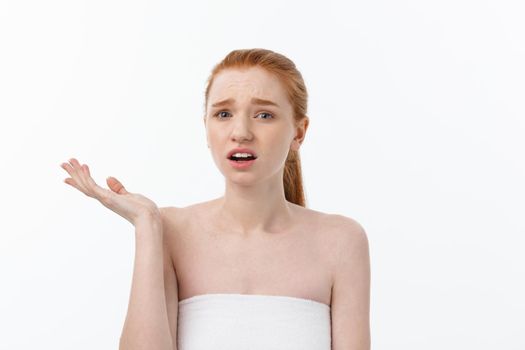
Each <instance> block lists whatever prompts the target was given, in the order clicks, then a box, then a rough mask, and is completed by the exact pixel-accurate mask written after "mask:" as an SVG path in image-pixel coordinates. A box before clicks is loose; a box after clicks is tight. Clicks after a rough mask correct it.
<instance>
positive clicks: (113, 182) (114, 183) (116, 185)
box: [106, 176, 128, 194]
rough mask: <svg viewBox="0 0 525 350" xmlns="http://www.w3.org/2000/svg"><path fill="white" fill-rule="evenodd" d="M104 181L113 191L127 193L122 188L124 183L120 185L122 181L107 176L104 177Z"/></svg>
mask: <svg viewBox="0 0 525 350" xmlns="http://www.w3.org/2000/svg"><path fill="white" fill-rule="evenodd" d="M106 182H107V183H108V186H109V188H110V189H111V190H112V191H113V192H115V193H118V194H128V191H126V189H125V188H124V185H122V183H121V182H120V181H119V180H117V179H115V178H114V177H112V176H108V177H107V178H106Z"/></svg>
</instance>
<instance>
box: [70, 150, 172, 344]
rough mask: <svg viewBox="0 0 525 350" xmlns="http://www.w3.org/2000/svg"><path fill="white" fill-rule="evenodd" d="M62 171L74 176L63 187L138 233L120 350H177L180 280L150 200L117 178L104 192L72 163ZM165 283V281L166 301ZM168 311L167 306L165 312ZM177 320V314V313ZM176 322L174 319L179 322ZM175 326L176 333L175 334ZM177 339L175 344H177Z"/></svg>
mask: <svg viewBox="0 0 525 350" xmlns="http://www.w3.org/2000/svg"><path fill="white" fill-rule="evenodd" d="M61 167H62V168H63V169H64V170H66V171H67V172H68V174H69V175H70V176H71V177H69V178H66V179H64V182H65V183H67V184H68V185H71V186H73V187H74V188H76V189H77V190H79V191H81V192H82V193H84V194H85V195H86V196H88V197H91V198H95V199H97V200H98V201H99V202H100V203H102V204H103V205H104V206H105V207H107V208H108V209H111V210H112V211H114V212H115V213H117V214H118V215H120V216H122V217H123V218H124V219H126V220H127V221H129V222H130V223H131V224H132V225H133V226H134V227H135V264H134V269H133V280H132V283H131V293H130V298H129V304H128V312H127V315H126V320H125V322H124V328H123V330H122V334H121V337H120V341H119V349H120V350H146V349H147V350H150V349H155V350H173V349H176V344H174V343H175V341H174V340H173V339H172V335H171V333H170V332H171V331H170V323H169V322H173V317H172V318H171V319H170V320H168V311H167V310H168V307H169V308H170V310H171V314H172V315H173V313H174V312H173V311H172V310H173V306H174V304H176V299H174V297H173V294H176V290H175V293H174V288H176V287H174V286H173V283H174V280H175V282H176V279H175V277H174V271H173V270H172V268H173V265H172V264H171V263H170V262H171V257H169V253H166V251H167V244H166V242H165V240H164V238H165V235H164V233H163V215H162V211H161V210H160V209H159V208H158V207H157V205H156V204H155V203H154V202H153V201H151V200H150V199H148V198H146V197H144V196H143V195H141V194H138V193H131V192H128V191H127V190H126V189H125V188H124V186H123V185H122V183H121V182H120V181H119V180H117V179H116V178H114V177H108V178H107V179H106V182H107V184H108V187H109V189H106V188H102V187H100V186H99V185H97V184H96V183H95V181H94V180H93V178H92V177H91V174H90V171H89V167H88V166H87V164H80V162H79V161H78V160H77V159H75V158H71V159H70V160H69V162H68V163H62V164H61ZM164 278H166V279H167V287H166V288H167V291H168V292H169V294H168V295H169V297H168V298H166V294H165V283H164ZM167 305H168V306H167ZM175 316H176V312H175ZM175 319H176V317H175ZM171 325H172V330H173V329H176V323H175V325H173V323H172V324H171ZM175 339H176V338H175Z"/></svg>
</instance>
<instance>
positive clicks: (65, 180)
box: [64, 177, 82, 191]
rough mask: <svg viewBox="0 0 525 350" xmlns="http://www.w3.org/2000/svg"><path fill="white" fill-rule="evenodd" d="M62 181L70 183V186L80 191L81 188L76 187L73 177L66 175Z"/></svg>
mask: <svg viewBox="0 0 525 350" xmlns="http://www.w3.org/2000/svg"><path fill="white" fill-rule="evenodd" d="M64 182H65V183H66V184H68V185H70V186H72V187H74V188H76V189H77V190H79V191H82V189H80V188H78V186H77V183H76V182H75V180H74V179H72V178H70V177H68V178H66V179H64Z"/></svg>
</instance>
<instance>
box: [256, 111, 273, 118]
mask: <svg viewBox="0 0 525 350" xmlns="http://www.w3.org/2000/svg"><path fill="white" fill-rule="evenodd" d="M261 114H266V115H269V116H270V117H271V118H273V115H271V114H270V113H266V112H262V113H259V114H258V115H261ZM270 117H268V118H262V119H271V118H270Z"/></svg>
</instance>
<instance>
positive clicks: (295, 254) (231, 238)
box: [170, 221, 332, 305]
mask: <svg viewBox="0 0 525 350" xmlns="http://www.w3.org/2000/svg"><path fill="white" fill-rule="evenodd" d="M185 223H186V225H184V227H185V229H184V231H181V230H180V229H178V234H177V235H174V239H173V240H172V241H171V242H170V248H171V254H172V259H173V262H174V265H175V269H176V274H177V283H178V298H179V300H184V299H187V298H190V297H192V296H196V295H202V294H209V293H234V294H262V295H286V296H295V297H298V298H305V299H311V300H316V301H319V302H322V303H325V304H327V305H330V300H331V289H332V273H331V267H330V266H331V264H330V259H329V258H330V256H329V255H330V249H329V247H327V246H326V244H327V240H323V239H322V237H321V236H320V234H321V233H320V232H316V231H314V230H315V229H316V228H317V227H315V226H312V225H309V226H308V225H304V226H303V225H298V226H297V227H296V228H295V229H294V230H293V232H286V233H281V234H272V235H270V234H269V235H259V236H253V237H250V238H246V237H244V238H243V237H239V236H238V235H232V234H228V233H224V232H222V233H221V232H213V231H212V230H210V229H207V228H206V226H204V225H200V224H195V223H193V224H192V223H189V222H188V221H185ZM208 227H210V226H208Z"/></svg>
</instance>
